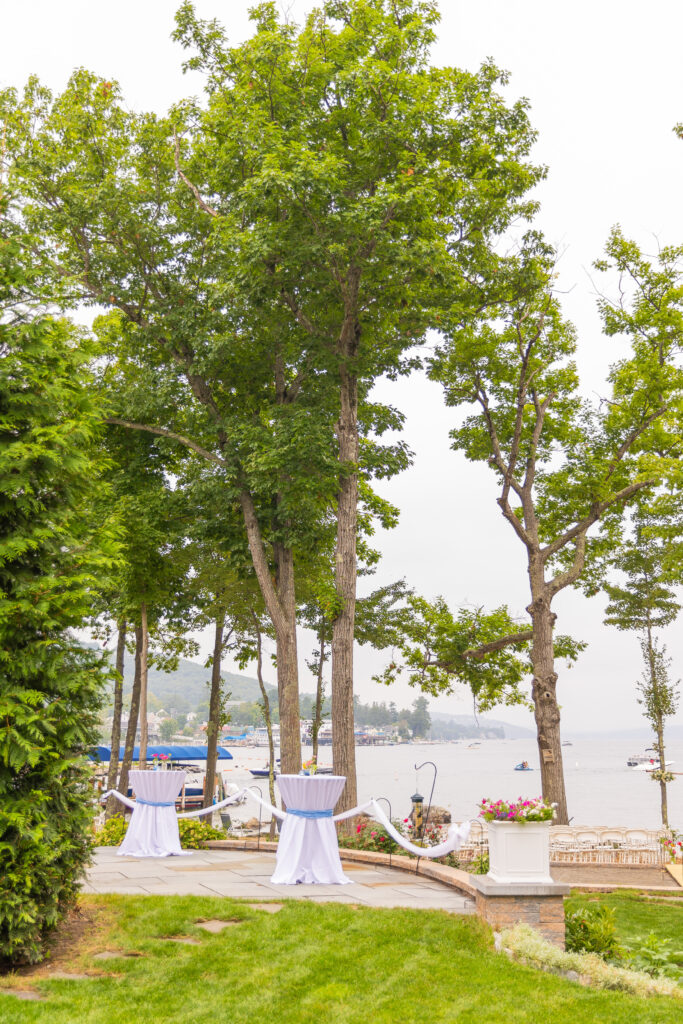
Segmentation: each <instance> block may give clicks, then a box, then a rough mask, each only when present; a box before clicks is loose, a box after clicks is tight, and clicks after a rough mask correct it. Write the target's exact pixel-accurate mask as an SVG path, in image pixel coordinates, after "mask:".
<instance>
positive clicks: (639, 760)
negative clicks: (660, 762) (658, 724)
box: [626, 747, 656, 768]
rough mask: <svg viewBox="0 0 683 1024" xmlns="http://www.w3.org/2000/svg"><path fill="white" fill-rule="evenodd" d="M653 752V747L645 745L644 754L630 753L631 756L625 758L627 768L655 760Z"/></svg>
mask: <svg viewBox="0 0 683 1024" xmlns="http://www.w3.org/2000/svg"><path fill="white" fill-rule="evenodd" d="M654 753H655V751H654V748H653V747H647V749H646V751H645V753H644V754H631V756H630V757H629V758H627V759H626V764H627V765H628V767H629V768H635V767H636V765H639V764H650V763H651V762H653V761H656V757H655V756H654Z"/></svg>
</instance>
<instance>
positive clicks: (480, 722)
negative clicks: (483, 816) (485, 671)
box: [89, 644, 536, 740]
mask: <svg viewBox="0 0 683 1024" xmlns="http://www.w3.org/2000/svg"><path fill="white" fill-rule="evenodd" d="M89 646H96V645H94V644H93V645H89ZM133 668H134V662H133V656H132V655H131V654H127V655H126V663H125V669H124V674H123V688H124V693H126V694H128V693H130V690H131V687H132V685H133ZM210 678H211V670H210V669H208V668H204V666H203V665H198V664H197V663H196V662H194V661H188V660H187V659H186V658H181V659H180V661H179V662H178V668H177V669H176V670H175V671H174V672H160V671H159V669H156V668H150V670H149V692H150V694H151V695H152V697H154V698H156V700H158V701H159V707H162V708H164V710H165V711H168V712H170V711H171V710H172V709H175V710H176V711H179V712H181V713H182V712H185V713H187V712H188V711H194V710H196V708H197V707H198V706H199V705H200V704H203V703H205V702H206V701H207V700H208V698H209V688H208V685H207V684H208V683H209V680H210ZM223 678H224V679H225V682H226V685H227V689H228V690H230V694H231V698H230V699H231V700H243V701H257V700H260V698H261V691H260V689H259V685H258V680H256V679H254V678H252V677H251V676H242V675H237V674H236V673H234V672H227V671H224V672H223ZM266 689H267V690H268V696H269V697H270V698H271V700H272V703H273V704H276V703H277V687H276V686H273V685H272V684H269V683H266ZM302 696H307V695H306V694H302ZM430 715H431V718H432V721H433V722H435V723H436V722H439V723H444V724H450V725H452V726H454V727H455V726H457V727H459V728H458V729H457V730H456V731H457V733H458V735H460V736H469V737H476V736H484V735H486V733H487V732H489V731H491V732H493V731H494V730H495V731H498V730H501V729H502V730H504V732H503V735H504V736H505V738H506V739H513V740H514V739H528V738H531V737H533V736H535V735H536V734H535V733H534V731H533V730H532V729H526V728H524V727H522V726H519V725H510V724H509V723H508V722H501V721H499V720H497V719H495V718H488V717H481V718H476V719H475V718H474V716H473V715H448V714H444V713H443V712H441V711H431V710H430Z"/></svg>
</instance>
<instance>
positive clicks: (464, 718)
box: [429, 710, 536, 740]
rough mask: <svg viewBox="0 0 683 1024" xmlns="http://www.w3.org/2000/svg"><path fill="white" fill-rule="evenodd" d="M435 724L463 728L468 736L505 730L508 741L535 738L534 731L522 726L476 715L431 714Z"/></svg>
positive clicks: (432, 712) (438, 712)
mask: <svg viewBox="0 0 683 1024" xmlns="http://www.w3.org/2000/svg"><path fill="white" fill-rule="evenodd" d="M429 714H430V716H431V719H432V721H433V722H448V723H451V724H452V725H457V726H461V727H462V729H463V730H464V731H466V732H467V735H468V736H476V735H485V734H486V733H487V732H488V731H490V730H494V729H496V730H498V729H502V730H503V735H504V737H505V739H506V740H526V739H530V738H535V736H536V733H535V732H534V730H533V729H527V728H526V727H524V726H522V725H510V723H509V722H501V721H499V720H498V719H496V718H486V717H483V716H482V717H478V718H475V717H474V715H447V714H444V713H443V712H442V711H431V710H430V712H429Z"/></svg>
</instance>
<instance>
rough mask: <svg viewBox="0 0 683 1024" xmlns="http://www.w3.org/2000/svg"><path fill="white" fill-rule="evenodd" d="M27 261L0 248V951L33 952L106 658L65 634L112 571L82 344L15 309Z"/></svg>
mask: <svg viewBox="0 0 683 1024" xmlns="http://www.w3.org/2000/svg"><path fill="white" fill-rule="evenodd" d="M32 287H33V284H32V281H31V274H30V267H29V268H27V265H26V263H25V261H24V259H23V254H22V252H21V250H20V248H19V247H18V246H16V245H14V244H13V243H11V242H10V243H4V244H2V245H1V246H0V717H1V718H2V722H3V728H2V733H1V735H0V958H1V959H2V960H3V961H4V963H5V964H7V963H8V962H9V963H20V962H26V961H28V962H32V961H36V960H38V959H40V958H41V956H42V949H43V940H44V938H45V935H46V934H47V932H48V931H49V930H50V929H51V928H53V927H54V926H55V925H56V923H57V922H58V921H59V919H60V917H61V916H62V915H63V913H64V912H65V910H66V908H67V907H68V906H70V905H71V904H72V903H73V901H74V900H75V897H76V894H77V890H78V885H79V881H80V877H81V874H82V871H83V868H84V866H85V864H86V863H87V861H88V857H89V847H90V844H89V832H90V827H91V819H92V812H93V799H92V797H93V791H92V784H91V774H90V770H89V768H88V766H87V761H86V759H85V754H86V753H87V750H88V748H89V747H90V746H91V745H94V744H95V743H96V742H97V727H98V721H97V712H98V708H99V706H100V703H101V701H102V697H103V695H104V691H105V685H106V682H107V674H108V673H107V666H106V663H105V662H104V661H103V659H102V658H101V657H100V655H99V654H98V653H97V652H94V651H91V650H86V649H84V648H83V647H82V646H81V644H80V643H79V642H78V641H77V640H76V638H75V636H74V635H73V632H72V631H73V630H74V629H78V628H79V627H81V626H82V625H83V624H84V622H85V620H86V618H87V617H88V615H89V614H90V605H91V601H92V599H93V596H94V595H96V594H97V592H98V589H99V587H100V586H101V585H102V583H103V581H105V580H106V577H107V575H108V574H109V573H110V571H111V570H112V567H113V564H114V561H115V557H116V543H115V538H114V534H113V530H112V525H111V523H108V522H107V521H106V520H104V521H102V520H99V519H98V517H94V516H93V514H92V509H93V505H95V504H97V502H98V497H99V495H98V492H99V489H100V487H101V486H102V480H101V477H102V462H101V457H100V454H99V450H98V446H97V444H96V438H97V434H98V429H99V424H100V418H101V412H100V410H99V409H98V407H97V405H96V404H95V403H94V401H93V392H92V386H91V375H90V373H89V369H88V364H89V362H90V360H91V358H92V355H93V352H92V350H91V349H90V348H89V347H88V345H87V344H86V341H85V339H84V337H83V336H82V335H81V334H80V333H79V332H78V331H77V330H76V329H75V328H74V327H73V326H72V325H71V324H69V323H68V322H66V321H64V320H58V319H54V318H51V317H49V316H45V315H39V314H35V313H32V312H30V311H29V310H27V309H26V308H22V301H21V300H22V295H24V294H30V293H31V291H32Z"/></svg>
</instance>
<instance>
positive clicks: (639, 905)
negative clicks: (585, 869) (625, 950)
mask: <svg viewBox="0 0 683 1024" xmlns="http://www.w3.org/2000/svg"><path fill="white" fill-rule="evenodd" d="M679 892H680V890H679ZM681 895H683V892H681ZM598 902H599V903H602V904H605V905H606V906H608V907H612V909H613V910H614V914H615V918H616V926H617V938H618V939H619V942H621V943H626V944H627V945H630V944H631V943H633V942H634V941H635V940H636V939H637V938H638V937H639V936H640V937H641V938H646V937H647V936H648V935H649V934H650V932H654V934H655V935H656V936H657V938H660V939H671V940H672V946H673V947H674V948H676V949H683V903H678V902H677V901H676V902H675V901H673V900H671V899H670V898H669V897H667V896H662V897H661V898H655V899H652V898H648V897H647V896H646V895H645V894H644V893H642V892H640V891H637V890H633V891H630V890H629V891H626V892H611V893H596V894H588V893H580V894H578V893H577V894H575V895H572V896H571V897H570V898H569V899H567V900H565V908H566V910H567V911H568V912H570V913H571V912H573V911H575V910H578V909H579V907H585V906H588V907H591V906H595V905H596V903H598Z"/></svg>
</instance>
